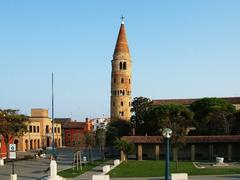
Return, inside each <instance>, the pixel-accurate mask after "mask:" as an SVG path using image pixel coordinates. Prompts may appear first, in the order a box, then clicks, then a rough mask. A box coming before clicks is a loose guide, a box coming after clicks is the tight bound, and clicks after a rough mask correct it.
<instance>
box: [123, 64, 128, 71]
mask: <svg viewBox="0 0 240 180" xmlns="http://www.w3.org/2000/svg"><path fill="white" fill-rule="evenodd" d="M123 69H124V70H126V69H127V63H126V62H124V63H123Z"/></svg>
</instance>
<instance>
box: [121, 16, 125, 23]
mask: <svg viewBox="0 0 240 180" xmlns="http://www.w3.org/2000/svg"><path fill="white" fill-rule="evenodd" d="M124 19H125V16H123V15H121V20H122V24H124Z"/></svg>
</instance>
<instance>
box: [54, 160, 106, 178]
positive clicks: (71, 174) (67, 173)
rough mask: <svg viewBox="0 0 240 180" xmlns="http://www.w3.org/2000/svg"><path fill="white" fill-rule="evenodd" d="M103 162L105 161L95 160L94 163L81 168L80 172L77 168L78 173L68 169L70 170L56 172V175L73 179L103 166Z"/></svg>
mask: <svg viewBox="0 0 240 180" xmlns="http://www.w3.org/2000/svg"><path fill="white" fill-rule="evenodd" d="M104 162H105V161H102V160H96V161H93V163H92V164H90V163H88V164H86V165H85V166H83V168H82V170H80V166H79V168H78V171H77V170H76V168H74V170H72V168H70V169H66V170H63V171H60V172H58V175H59V176H62V177H64V178H74V177H77V176H79V175H80V174H83V173H85V172H86V171H89V170H90V169H92V168H94V167H96V166H98V165H100V164H103V163H104Z"/></svg>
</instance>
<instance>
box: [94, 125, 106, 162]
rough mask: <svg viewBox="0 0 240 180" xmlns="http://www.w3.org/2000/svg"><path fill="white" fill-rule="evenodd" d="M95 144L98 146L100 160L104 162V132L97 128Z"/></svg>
mask: <svg viewBox="0 0 240 180" xmlns="http://www.w3.org/2000/svg"><path fill="white" fill-rule="evenodd" d="M96 144H97V145H99V148H100V152H101V154H102V159H103V160H105V152H104V151H105V145H106V130H105V129H103V128H99V129H97V131H96Z"/></svg>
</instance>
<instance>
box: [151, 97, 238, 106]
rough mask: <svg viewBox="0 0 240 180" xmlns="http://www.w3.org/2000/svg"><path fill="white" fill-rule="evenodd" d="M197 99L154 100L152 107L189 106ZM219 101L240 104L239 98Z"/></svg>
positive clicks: (225, 98)
mask: <svg viewBox="0 0 240 180" xmlns="http://www.w3.org/2000/svg"><path fill="white" fill-rule="evenodd" d="M199 99H200V98H195V99H156V100H153V105H161V104H182V105H190V104H192V103H193V102H194V101H197V100H199ZM219 99H222V100H225V101H228V102H230V103H231V104H240V97H221V98H219Z"/></svg>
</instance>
